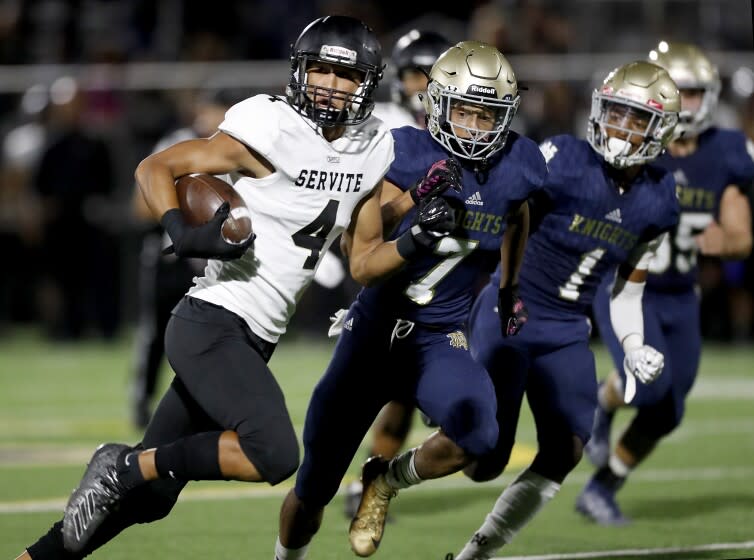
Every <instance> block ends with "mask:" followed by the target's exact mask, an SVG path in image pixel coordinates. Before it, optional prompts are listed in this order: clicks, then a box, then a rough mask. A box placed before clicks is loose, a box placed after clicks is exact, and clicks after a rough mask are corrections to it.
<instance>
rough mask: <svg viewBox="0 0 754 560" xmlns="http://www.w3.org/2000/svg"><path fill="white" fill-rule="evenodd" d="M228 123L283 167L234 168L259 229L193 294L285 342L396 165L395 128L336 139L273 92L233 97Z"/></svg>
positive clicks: (363, 128) (368, 128)
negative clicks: (332, 253)
mask: <svg viewBox="0 0 754 560" xmlns="http://www.w3.org/2000/svg"><path fill="white" fill-rule="evenodd" d="M219 128H220V130H221V131H223V132H225V133H226V134H229V135H231V136H233V137H234V138H236V139H237V140H239V141H240V142H243V143H244V144H246V145H247V146H249V147H250V148H252V149H253V150H254V151H256V152H257V153H259V154H260V155H262V156H263V157H265V158H266V159H267V160H268V161H269V162H270V163H271V164H272V165H273V166H274V167H275V172H274V173H272V174H271V175H268V176H267V177H264V178H261V179H254V178H251V177H247V176H242V175H240V174H234V175H233V176H232V180H233V186H234V188H235V189H236V191H238V193H239V194H240V195H241V196H242V197H243V199H244V201H245V202H246V205H247V206H248V207H249V211H250V212H251V219H252V227H253V229H254V233H256V234H257V238H256V240H255V242H254V245H253V246H252V248H251V249H249V251H247V252H246V254H245V255H244V256H243V257H241V258H240V259H237V260H233V261H218V260H210V262H209V264H208V265H207V268H206V270H205V276H204V277H203V278H198V279H197V280H196V284H195V286H194V287H193V288H191V290H189V294H190V295H191V296H193V297H197V298H200V299H204V300H206V301H209V302H211V303H214V304H216V305H220V306H222V307H225V308H226V309H228V310H230V311H232V312H233V313H236V314H237V315H239V316H240V317H242V318H243V319H244V320H245V321H246V322H247V323H248V325H249V327H250V328H251V330H252V331H253V332H254V333H255V334H256V335H258V336H259V337H261V338H263V339H265V340H268V341H270V342H277V340H278V338H279V337H280V335H282V334H283V333H284V332H285V330H286V326H287V324H288V322H289V321H290V318H291V316H292V315H293V313H294V311H295V309H296V303H297V302H298V300H299V298H300V297H301V295H302V294H303V292H304V290H305V289H306V288H307V286H308V285H309V283H310V282H311V281H312V278H313V276H314V272H315V270H316V269H317V267H318V266H319V263H320V261H321V259H322V256H323V255H324V254H325V252H326V251H327V249H328V247H329V246H330V244H331V243H332V242H333V240H334V239H335V238H336V237H337V236H338V235H339V234H340V233H342V232H343V230H344V229H346V228H347V227H348V226H349V224H350V221H351V216H352V214H353V212H354V209H355V208H356V206H357V204H358V203H359V202H360V201H361V200H362V199H363V198H364V197H367V196H369V195H370V194H371V193H372V191H373V190H374V188H375V187H376V186H377V185H378V184H379V181H380V180H381V178H382V177H383V176H384V175H385V173H387V170H388V168H389V167H390V164H391V163H392V161H393V139H392V135H391V134H390V131H389V129H387V127H385V125H384V124H383V123H382V122H381V121H380V120H378V119H369V120H367V121H366V122H365V123H363V124H362V125H358V126H351V127H346V132H345V134H344V135H343V136H342V137H340V138H338V139H337V140H334V141H333V142H328V141H327V140H325V139H324V137H322V135H321V134H320V133H319V132H317V128H316V127H315V125H314V124H313V123H312V122H311V121H310V120H308V119H307V118H305V117H304V116H302V115H300V114H299V113H298V112H297V111H296V110H294V109H293V108H292V107H291V106H290V105H288V103H287V102H286V101H285V100H284V99H281V98H277V97H272V96H269V95H258V96H255V97H251V98H249V99H246V100H245V101H242V102H241V103H239V104H237V105H235V106H233V107H232V108H231V109H230V110H229V111H228V112H227V114H226V117H225V121H223V123H222V124H221V125H220V127H219Z"/></svg>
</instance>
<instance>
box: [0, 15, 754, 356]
mask: <svg viewBox="0 0 754 560" xmlns="http://www.w3.org/2000/svg"><path fill="white" fill-rule="evenodd" d="M454 6H455V7H454V8H452V9H447V8H443V10H444V11H442V12H440V11H438V8H437V3H435V2H432V3H430V2H424V1H419V0H415V1H413V2H401V3H398V2H394V1H392V0H389V1H385V0H383V1H379V2H378V1H377V0H363V1H355V0H353V1H350V2H346V1H338V0H331V1H325V0H323V1H319V2H317V1H304V0H276V1H260V0H257V1H250V0H227V1H221V2H205V1H201V0H196V1H190V0H183V1H182V0H157V1H145V0H133V1H132V0H78V1H76V0H67V1H64V0H36V1H35V0H29V1H23V0H15V1H13V0H6V1H4V2H2V3H0V65H1V66H0V146H1V147H2V153H1V159H0V250H1V254H2V257H3V262H4V267H3V271H2V273H1V274H0V330H2V329H7V328H11V327H12V326H13V325H17V324H34V325H37V324H38V325H41V326H42V327H43V329H44V332H45V333H47V334H48V335H49V336H50V337H51V338H53V339H56V340H75V339H79V338H82V337H104V338H107V339H110V338H113V337H115V336H117V335H118V334H119V333H121V332H122V331H123V330H124V329H127V328H129V327H130V326H132V325H133V322H134V319H135V316H136V311H135V310H136V307H137V302H138V300H139V294H138V282H137V276H138V268H139V255H140V250H141V241H142V239H143V236H144V235H145V234H146V233H147V232H148V231H149V230H150V229H152V228H153V226H152V225H150V224H148V223H146V224H145V222H144V221H143V220H141V219H139V218H138V217H137V216H136V214H135V213H134V211H133V193H134V183H133V170H134V169H135V167H136V165H137V163H138V162H139V161H140V160H141V159H142V158H143V157H145V156H146V155H147V154H149V153H150V151H151V150H152V149H153V148H154V146H155V143H156V142H157V141H158V140H159V139H160V138H162V137H164V136H165V135H166V134H167V133H169V132H170V131H172V130H176V129H179V128H181V127H186V126H191V124H192V123H193V122H194V119H195V118H196V117H197V115H198V114H199V112H200V109H201V107H202V103H203V102H205V101H206V100H207V98H208V94H209V95H211V94H213V93H217V91H218V90H222V91H223V92H224V93H225V94H226V98H228V99H230V98H234V99H241V98H243V97H246V96H248V95H252V94H255V93H261V92H265V93H282V92H283V90H284V87H285V83H286V81H287V71H288V63H287V57H288V55H289V49H290V45H291V42H292V41H293V40H294V39H295V38H296V35H297V33H298V31H300V29H301V28H302V27H303V26H304V25H305V24H306V23H307V22H309V21H311V20H313V19H315V18H317V17H319V16H321V15H325V14H346V15H352V16H356V17H359V18H360V19H362V20H364V21H365V22H367V23H368V24H369V25H370V26H372V27H373V28H374V30H375V31H376V32H377V33H378V35H379V36H380V38H381V41H382V43H383V48H384V52H385V55H386V62H387V63H388V65H389V63H390V61H389V54H390V51H391V50H392V47H393V44H394V42H395V40H396V39H397V38H398V37H400V36H401V35H402V34H404V33H405V32H406V31H408V30H409V29H412V28H418V29H424V30H435V31H439V32H441V33H442V34H443V35H445V36H446V37H448V38H449V39H451V40H452V41H454V42H455V41H459V40H464V39H476V40H481V41H485V42H488V43H491V44H494V45H495V46H497V47H498V48H499V49H500V50H501V51H502V52H503V53H504V54H506V55H510V60H511V62H512V64H513V67H514V69H515V71H516V73H517V76H518V77H519V79H520V81H521V82H522V83H523V84H524V85H525V86H526V87H527V90H526V91H524V92H523V94H522V104H521V108H520V109H519V113H518V116H517V117H516V120H515V121H514V125H513V128H514V129H515V130H518V131H519V132H522V133H524V134H527V135H529V136H531V137H532V138H533V139H534V140H537V141H540V140H542V139H544V138H546V137H547V136H549V135H552V134H558V133H562V132H572V133H574V134H577V135H582V136H583V132H582V131H585V129H586V117H587V115H588V111H589V103H590V101H589V100H590V95H591V90H592V89H593V88H594V86H595V85H596V84H595V82H594V78H595V77H596V76H601V75H603V74H604V73H605V72H606V71H607V70H609V69H610V68H603V67H597V66H599V65H600V64H602V65H604V64H606V63H608V62H610V63H612V62H613V61H614V65H617V64H620V63H623V62H626V61H627V60H630V59H632V58H639V57H641V58H643V57H644V56H646V53H648V52H649V50H650V49H651V48H653V47H654V46H655V45H656V44H657V42H658V41H659V40H660V39H669V40H672V39H674V40H681V41H687V42H693V43H696V44H697V45H699V46H700V47H701V48H702V49H704V50H706V51H707V52H708V53H709V55H710V58H712V60H713V61H715V62H716V63H718V64H719V65H720V69H721V77H722V78H723V93H722V97H721V106H720V108H719V110H718V115H717V122H718V124H720V125H722V126H727V127H736V128H743V129H745V130H746V132H747V133H748V135H749V137H751V138H754V56H751V55H752V50H753V44H752V43H753V36H752V16H751V9H752V8H751V2H749V0H720V1H716V2H709V1H705V0H695V1H692V0H688V1H684V0H571V1H554V0H552V1H547V0H498V1H486V2H485V1H469V2H457V3H455V5H454ZM605 53H611V54H612V57H611V56H607V58H605V56H604V55H605ZM623 53H625V55H624V54H623ZM601 57H602V58H601ZM619 57H622V58H619ZM739 60H743V61H744V63H742V64H740V65H739V64H738V63H737V61H739ZM747 60H748V65H747V64H746V61H747ZM595 65H597V66H595ZM390 79H391V74H390V67H389V66H388V68H387V70H386V78H385V81H384V82H383V84H382V86H381V88H380V94H379V95H380V97H381V98H383V99H386V98H387V97H388V95H389V89H390V88H389V84H388V82H389V80H390ZM749 196H751V193H749ZM701 273H702V274H701V279H700V282H701V289H702V293H703V296H704V297H703V308H702V316H703V324H702V329H703V333H704V335H705V336H706V338H708V339H715V340H725V341H736V342H740V341H749V342H750V341H751V340H752V336H753V333H754V320H753V317H754V304H753V303H752V302H753V301H754V259H752V258H749V259H748V260H747V261H745V262H730V263H724V264H722V263H719V262H717V261H714V260H704V261H703V262H702V269H701ZM356 290H357V286H355V285H354V284H353V282H351V281H350V280H348V279H347V280H346V281H345V282H344V284H342V285H341V286H338V287H336V288H334V289H326V288H322V287H320V286H315V287H313V288H312V289H311V290H310V291H309V292H308V293H307V294H306V295H305V297H304V300H303V301H302V302H301V309H300V311H299V313H298V314H297V315H296V318H295V320H294V322H293V323H292V325H291V329H292V330H293V331H294V332H316V333H319V334H322V335H324V333H325V332H326V329H327V325H328V317H329V315H330V314H331V313H332V312H333V311H334V310H335V309H337V308H338V307H341V306H344V305H347V304H348V302H349V301H350V300H351V298H352V297H353V295H354V294H355V292H356Z"/></svg>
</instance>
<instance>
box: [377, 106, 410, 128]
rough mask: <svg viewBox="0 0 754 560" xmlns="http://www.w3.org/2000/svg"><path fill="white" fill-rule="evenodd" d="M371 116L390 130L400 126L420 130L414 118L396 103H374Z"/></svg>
mask: <svg viewBox="0 0 754 560" xmlns="http://www.w3.org/2000/svg"><path fill="white" fill-rule="evenodd" d="M372 115H374V116H375V117H377V118H378V119H380V120H381V121H382V122H384V123H385V124H386V125H387V127H388V128H390V129H393V128H401V127H402V126H413V127H414V128H421V127H420V126H419V123H417V122H416V119H415V118H414V116H413V115H412V114H411V113H410V112H409V111H408V110H406V109H405V108H404V107H402V106H401V105H399V104H398V103H392V102H390V103H375V105H374V111H372Z"/></svg>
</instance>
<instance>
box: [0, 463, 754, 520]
mask: <svg viewBox="0 0 754 560" xmlns="http://www.w3.org/2000/svg"><path fill="white" fill-rule="evenodd" d="M519 470H520V469H511V470H510V471H509V472H507V473H505V475H503V476H502V477H501V478H499V479H497V480H493V481H490V482H484V483H475V482H471V481H470V480H469V479H467V478H466V477H464V476H463V475H461V474H457V475H453V476H450V477H447V478H443V479H439V480H434V481H431V482H428V483H425V484H422V485H420V486H416V487H414V488H410V489H408V490H406V491H405V492H433V491H437V490H438V489H461V488H479V487H490V488H499V489H502V488H504V487H505V486H506V485H507V484H508V483H509V482H510V481H511V480H512V479H513V477H515V476H516V475H517V474H518V471H519ZM589 476H590V474H589V473H581V472H579V473H574V474H572V475H571V476H569V477H568V478H567V479H566V480H565V482H564V484H566V485H576V484H578V485H583V484H584V483H585V482H586V481H587V479H588V478H589ZM752 478H754V467H733V468H694V469H646V470H644V471H636V472H635V473H633V474H632V475H631V482H632V484H641V483H650V484H651V483H664V482H668V481H671V482H672V481H676V482H677V481H690V482H693V481H699V480H728V481H730V480H746V481H749V480H751V479H752ZM344 482H345V484H343V485H342V486H341V492H342V489H343V488H345V485H346V484H347V483H348V482H350V480H346V481H344ZM291 487H292V482H291V481H288V482H286V483H283V484H280V485H278V486H275V487H270V486H263V485H253V484H249V485H244V484H239V483H234V484H232V485H226V486H224V487H223V486H222V485H219V486H218V487H216V488H196V489H192V488H190V487H189V488H187V489H186V490H185V491H184V492H183V493H182V494H181V497H180V501H181V502H204V501H216V500H247V499H257V498H268V497H276V496H284V495H285V494H286V493H287V492H288V490H290V488H291ZM339 493H340V492H339ZM66 500H67V498H49V499H41V500H19V501H8V502H0V515H12V514H18V513H40V512H53V511H59V512H61V513H62V511H63V508H64V506H65V502H66Z"/></svg>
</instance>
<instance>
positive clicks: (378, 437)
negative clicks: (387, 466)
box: [328, 29, 452, 519]
mask: <svg viewBox="0 0 754 560" xmlns="http://www.w3.org/2000/svg"><path fill="white" fill-rule="evenodd" d="M451 46H452V44H451V43H450V41H448V40H447V39H446V38H445V37H443V36H442V35H440V34H438V33H435V32H433V31H419V30H418V29H412V30H411V31H409V32H408V33H406V34H405V35H403V36H402V37H400V38H399V39H398V40H397V41H396V43H395V47H394V48H393V53H392V55H391V57H390V59H391V62H392V64H393V65H394V66H395V74H396V75H395V78H394V80H393V82H392V83H391V84H390V93H391V97H392V101H390V102H389V103H376V104H375V106H374V113H373V114H374V116H376V117H377V118H379V119H380V120H382V121H383V122H384V123H385V124H386V125H388V126H389V127H390V128H400V127H402V126H413V127H416V128H425V125H426V120H427V119H426V115H427V114H426V111H425V110H424V105H423V104H422V101H421V98H420V95H419V94H420V92H424V91H426V89H427V82H428V81H429V72H430V70H432V65H433V64H434V63H435V61H437V58H438V57H439V56H440V55H441V54H442V53H444V52H445V51H446V50H448V49H449V48H450V47H451ZM347 312H348V310H347V309H341V310H339V311H338V312H337V313H336V314H335V317H334V319H335V320H336V324H333V326H332V327H331V328H330V332H329V333H328V334H329V335H330V336H336V335H337V334H339V333H340V332H341V331H342V321H338V318H345V314H346V313H347ZM337 323H339V324H337ZM413 416H414V405H413V404H412V403H411V402H400V401H391V402H389V403H388V404H386V405H385V407H384V408H383V409H382V411H381V412H380V414H379V415H378V416H377V419H376V420H375V422H374V425H373V427H372V444H371V445H370V447H369V450H368V451H367V453H368V455H367V457H371V456H372V455H382V456H383V457H385V458H386V459H392V458H393V457H395V456H396V455H397V454H398V452H399V451H400V450H401V448H402V447H403V445H404V443H405V442H406V438H407V437H408V434H409V431H410V430H411V425H412V420H413ZM424 418H425V421H426V416H425V417H424ZM361 490H362V485H361V481H358V480H355V481H353V482H352V483H351V484H349V485H348V486H347V487H346V491H345V499H344V500H343V509H344V512H345V514H346V517H347V518H348V519H351V518H352V517H353V516H354V514H355V513H356V509H357V508H358V507H359V502H360V501H361Z"/></svg>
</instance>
